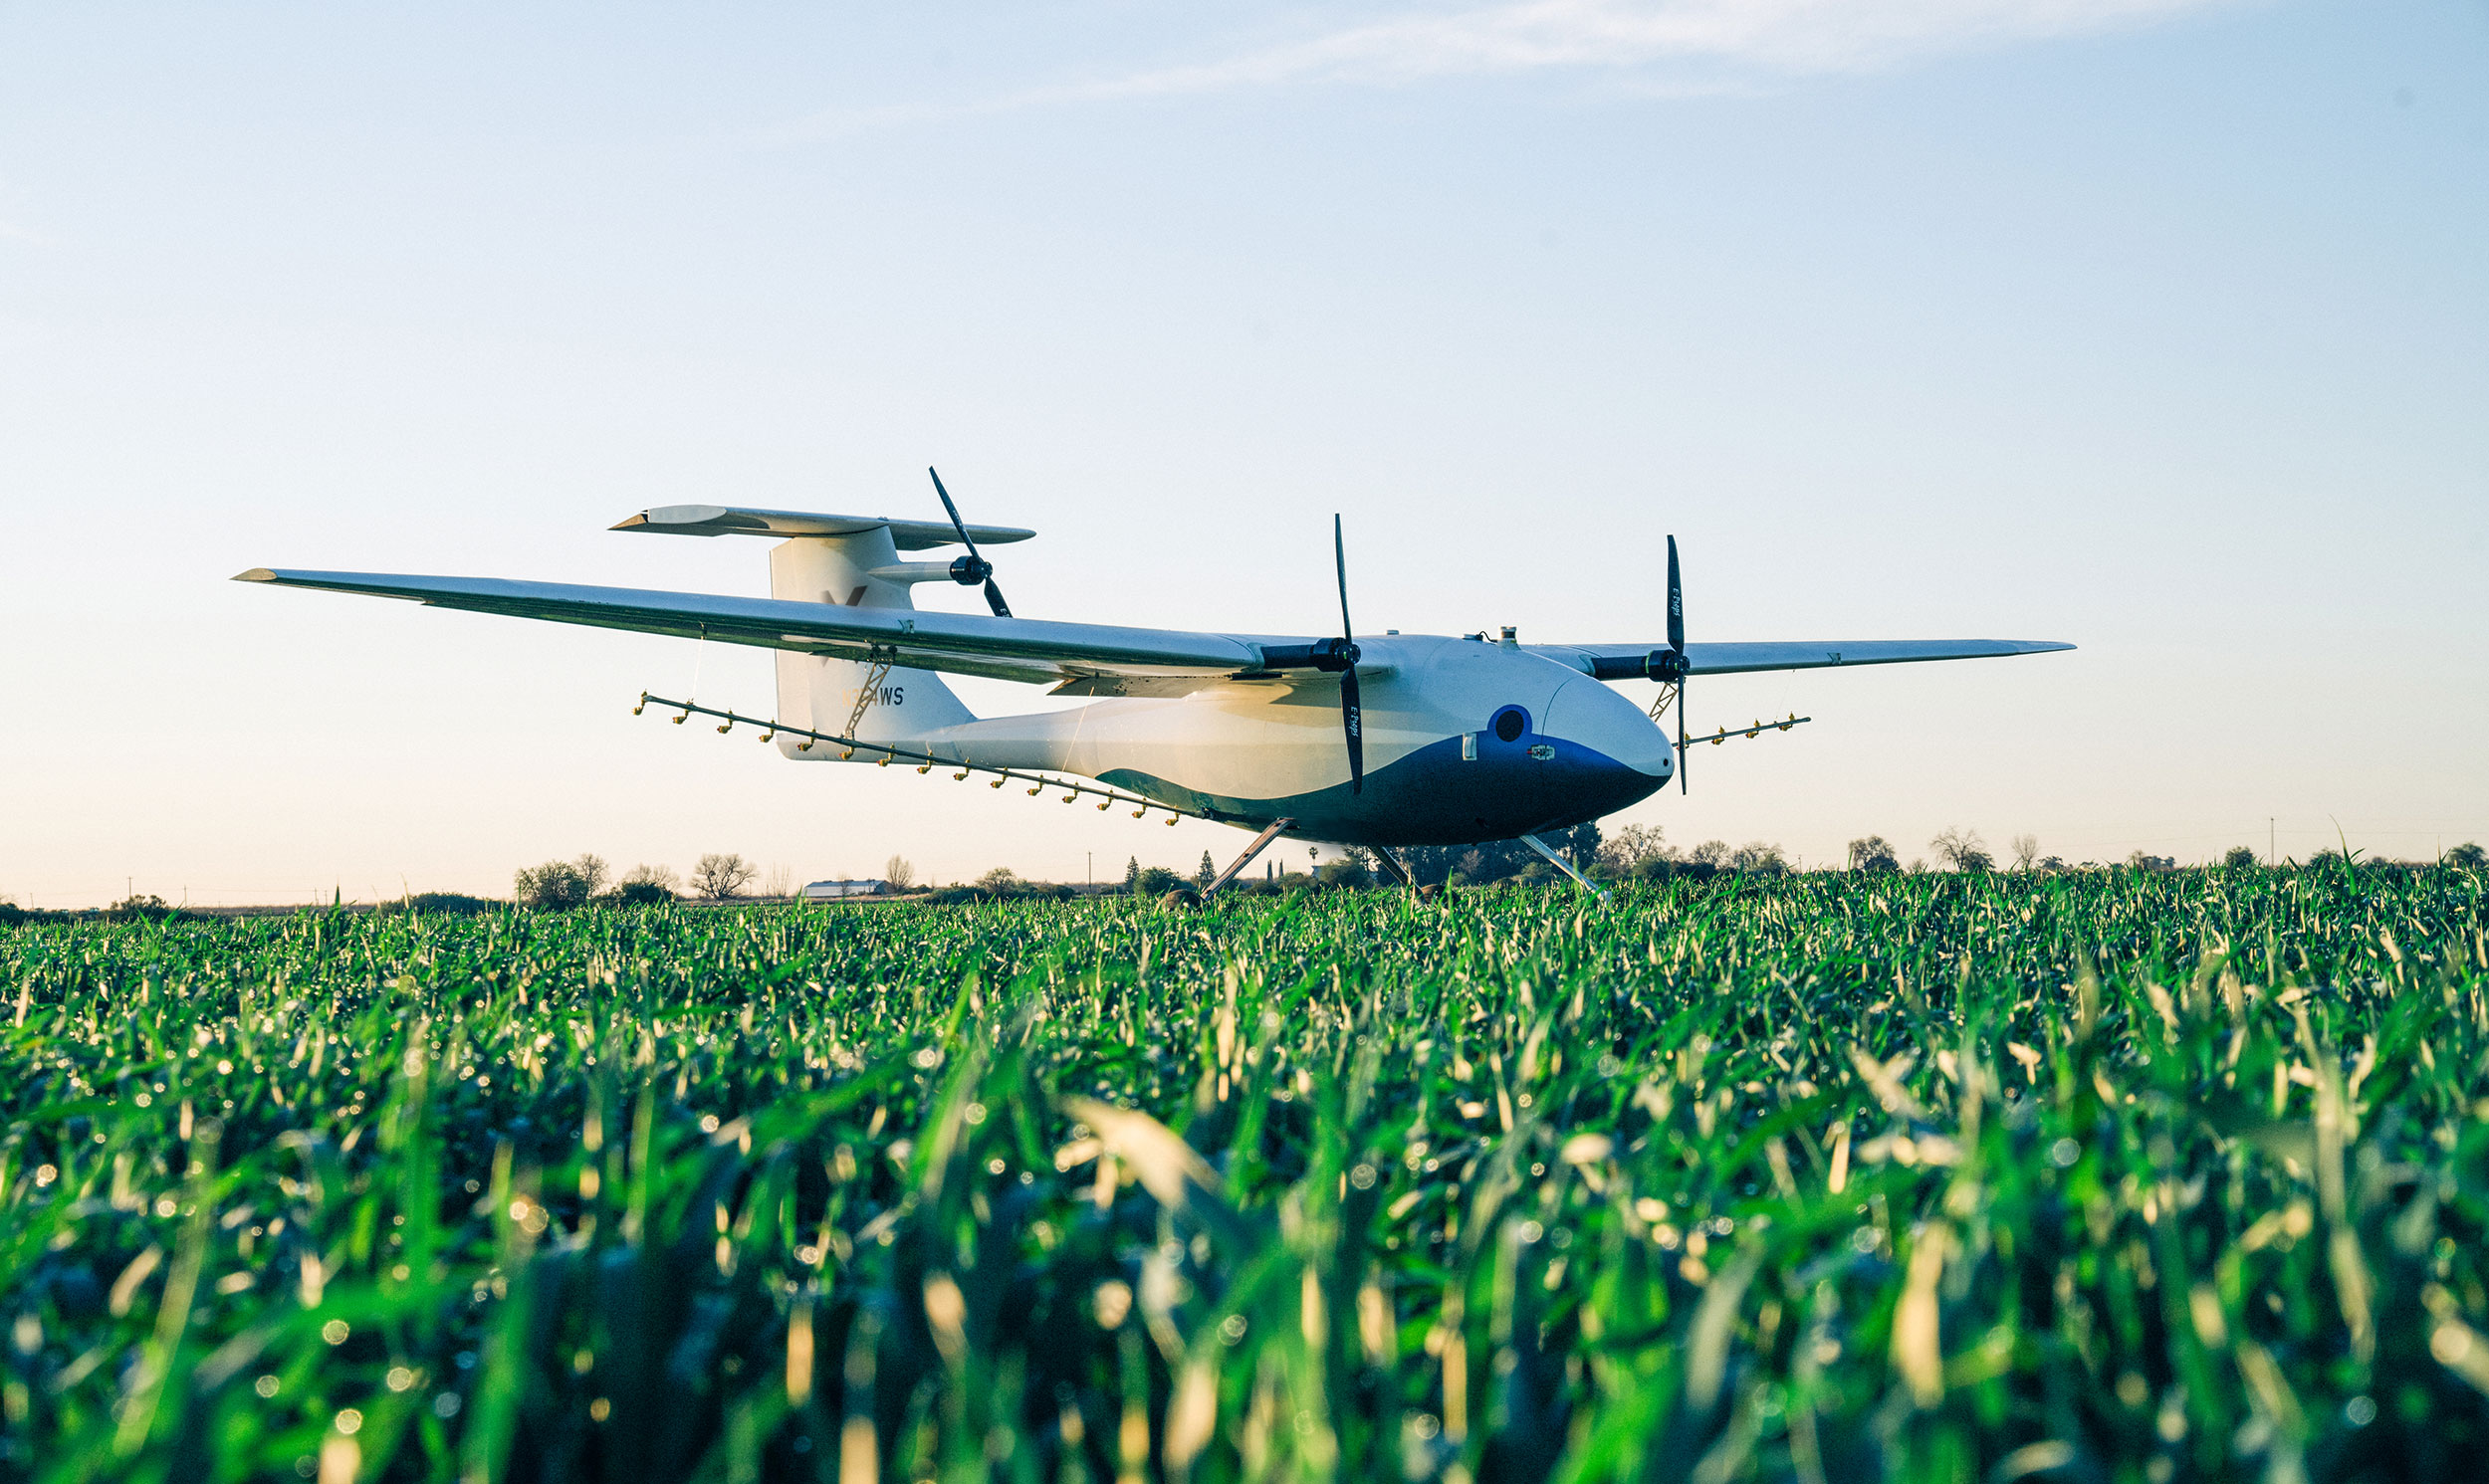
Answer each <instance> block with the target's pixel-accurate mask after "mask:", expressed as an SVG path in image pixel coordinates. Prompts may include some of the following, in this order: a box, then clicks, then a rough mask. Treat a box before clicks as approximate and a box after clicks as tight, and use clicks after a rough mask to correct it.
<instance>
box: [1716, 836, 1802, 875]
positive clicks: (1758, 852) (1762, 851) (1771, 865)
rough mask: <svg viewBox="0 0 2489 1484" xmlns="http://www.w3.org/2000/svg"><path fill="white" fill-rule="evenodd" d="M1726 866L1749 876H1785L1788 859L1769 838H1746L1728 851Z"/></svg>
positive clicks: (1787, 868) (1787, 871) (1787, 870)
mask: <svg viewBox="0 0 2489 1484" xmlns="http://www.w3.org/2000/svg"><path fill="white" fill-rule="evenodd" d="M1728 868H1729V869H1730V870H1732V871H1742V872H1745V873H1746V874H1747V875H1749V876H1786V875H1787V874H1789V861H1788V857H1786V856H1784V855H1782V854H1781V853H1780V847H1779V846H1777V845H1774V844H1773V843H1771V842H1770V841H1769V840H1748V841H1746V842H1745V843H1744V844H1743V845H1740V846H1738V847H1737V848H1736V849H1735V850H1733V851H1730V852H1729V855H1728Z"/></svg>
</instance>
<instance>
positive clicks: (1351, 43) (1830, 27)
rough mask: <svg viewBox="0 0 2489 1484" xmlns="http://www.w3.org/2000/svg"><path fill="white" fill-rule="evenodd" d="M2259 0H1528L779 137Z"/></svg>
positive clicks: (1673, 74)
mask: <svg viewBox="0 0 2489 1484" xmlns="http://www.w3.org/2000/svg"><path fill="white" fill-rule="evenodd" d="M2243 3H2248V0H1520V3H1513V4H1500V5H1471V6H1466V7H1457V8H1437V9H1432V10H1425V11H1412V12H1409V13H1406V14H1403V15H1398V16H1393V17H1390V18H1387V19H1383V20H1378V21H1372V22H1368V23H1365V24H1362V25H1357V26H1351V27H1348V28H1346V29H1343V30H1338V31H1333V32H1331V33H1329V34H1327V35H1321V36H1316V37H1313V38H1310V39H1308V40H1304V41H1298V42H1289V43H1283V44H1280V45H1276V46H1270V47H1265V48H1261V49H1258V50H1254V51H1248V52H1243V53H1239V54H1238V55H1235V56H1232V57H1228V58H1224V59H1221V60H1218V61H1212V62H1203V63H1192V64H1185V65H1179V66H1174V67H1166V68H1159V69H1154V70H1149V71H1143V72H1137V73H1131V74H1127V75H1125V76H1122V77H1116V78H1108V79H1104V80H1101V81H1097V82H1091V83H1079V84H1067V85H1058V86H1053V87H1044V88H1035V89H1030V90H1027V91H1024V92H1018V93H1012V94H1007V95H1004V96H1001V97H996V98H989V99H986V100H983V101H980V102H975V103H968V104H952V105H944V104H929V105H923V104H920V105H902V106H896V107H890V108H878V109H860V110H834V111H832V112H828V113H823V114H819V115H815V116H814V117H812V118H809V119H806V120H803V121H801V122H799V123H796V124H793V125H791V126H789V127H788V128H785V129H782V130H774V131H773V134H774V135H775V136H776V137H777V138H778V139H780V140H782V141H783V140H788V139H792V138H796V137H815V136H818V135H819V134H820V133H823V132H846V131H849V130H853V129H857V128H870V127H873V126H876V125H888V124H895V123H905V122H913V121H919V120H924V119H930V118H944V117H963V116H968V115H973V114H981V113H997V112H1008V111H1012V110H1015V109H1018V108H1025V107H1032V106H1044V105H1050V104H1066V103H1084V102H1101V101H1107V100H1114V99H1130V98H1153V97H1172V96H1180V95H1187V94H1211V93H1227V92H1238V91H1244V90H1247V89H1253V88H1268V87H1279V86H1288V85H1314V86H1320V85H1325V84H1330V85H1341V84H1346V85H1368V86H1372V85H1391V84H1407V83H1416V82H1423V81H1426V80H1430V79H1439V78H1454V77H1480V76H1496V75H1512V74H1519V73H1528V72H1544V71H1552V70H1561V69H1569V70H1574V71H1598V72H1603V73H1606V74H1609V75H1612V76H1617V77H1621V78H1626V79H1630V80H1631V81H1632V82H1633V83H1635V84H1636V85H1637V86H1641V87H1647V88H1657V89H1662V90H1670V91H1676V90H1691V91H1703V92H1709V91H1716V90H1720V89H1739V88H1745V87H1751V86H1754V85H1756V84H1760V83H1767V82H1768V81H1769V80H1771V79H1774V78H1783V79H1785V78H1792V77H1801V76H1822V75H1827V74H1840V73H1862V72H1874V71H1879V70H1883V69H1888V68H1892V67H1895V66H1899V65H1901V64H1904V63H1908V62H1911V61H1915V60H1917V59H1919V58H1923V57H1929V56H1936V55H1942V54H1945V53H1950V52H1959V51H1964V50H1970V49H1975V48H1980V47H1994V46H2001V45H2011V44H2014V43H2021V42H2043V41H2050V40H2056V39H2059V38H2064V37H2071V36H2080V35H2087V34H2092V33H2097V32H2105V31H2113V30H2129V29H2135V28H2140V27H2145V26H2150V25H2152V24H2154V23H2156V22H2160V21H2165V20H2169V19H2172V18H2175V17H2178V16H2182V15H2186V14H2190V13H2194V12H2200V11H2207V10H2212V9H2215V8H2222V7H2228V6H2233V5H2238V4H2243Z"/></svg>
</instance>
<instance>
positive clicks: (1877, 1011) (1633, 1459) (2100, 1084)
mask: <svg viewBox="0 0 2489 1484" xmlns="http://www.w3.org/2000/svg"><path fill="white" fill-rule="evenodd" d="M2485 908H2489V897H2485V896H2484V882H2483V879H2482V877H2481V876H2480V875H2479V874H2478V873H2475V872H2466V871H2460V870H2450V869H2448V870H2428V871H2408V872H2406V871H2379V872H2363V873H2357V874H2355V873H2354V872H2353V871H2351V870H2350V869H2348V868H2343V867H2340V866H2337V867H2335V868H2333V869H2330V870H2324V871H2316V870H2309V871H2284V872H2278V873H2276V872H2266V871H2262V870H2242V871H2229V872H2222V871H2214V872H2182V873H2174V874H2155V875H2142V874H2136V873H2130V872H2116V873H2093V874H2084V875H2077V876H2067V877H2054V878H2044V877H2015V876H1985V877H1926V876H1921V877H1886V878H1869V879H1856V878H1841V877H1830V876H1797V877H1788V878H1783V879H1779V880H1774V881H1762V882H1756V881H1747V882H1743V883H1738V882H1735V881H1729V880H1724V881H1720V882H1714V883H1710V884H1703V885H1697V884H1674V885H1667V886H1659V887H1645V888H1639V889H1635V890H1633V891H1629V892H1624V893H1620V894H1619V896H1618V898H1617V899H1616V900H1615V901H1614V902H1613V903H1612V904H1611V905H1610V906H1608V907H1606V908H1605V909H1598V908H1591V907H1586V906H1585V905H1584V904H1583V902H1582V901H1581V900H1580V899H1579V898H1577V897H1575V896H1574V895H1572V894H1571V893H1570V892H1569V891H1544V892H1534V893H1524V892H1517V891H1516V892H1511V893H1506V894H1483V893H1481V894H1456V895H1455V896H1453V897H1452V898H1450V899H1448V900H1446V901H1443V902H1419V901H1414V900H1411V899H1408V898H1406V897H1403V896H1400V895H1396V894H1389V893H1340V894H1330V895H1324V896H1318V897H1307V898H1298V899H1295V900H1268V899H1259V900H1249V901H1237V902H1234V903H1227V904H1220V905H1215V906H1214V907H1212V908H1211V909H1209V910H1206V911H1202V912H1197V913H1189V914H1186V913H1162V912H1161V911H1159V910H1158V909H1156V908H1155V907H1152V906H1146V905H1140V904H1135V903H1132V902H1128V901H1117V902H1077V903H1061V904H1057V903H1006V904H998V905H995V906H990V907H978V908H910V907H900V908H882V909H875V910H870V911H853V910H840V909H835V908H831V909H810V908H786V909H753V910H744V911H734V912H682V911H670V910H652V911H648V912H645V913H600V912H583V913H575V914H568V915H549V916H515V915H503V916H486V917H478V918H456V919H453V918H432V917H421V916H381V917H370V916H347V915H344V914H339V913H331V914H324V915H316V916H314V915H307V916H302V917H297V918H292V919H264V920H246V921H237V922H231V923H213V924H195V923H174V924H169V925H151V924H145V923H138V924H125V925H110V926H107V925H92V926H79V925H31V924H30V925H28V926H26V927H23V928H20V929H18V930H16V931H14V932H11V933H6V934H0V969H4V970H5V977H0V993H4V995H5V997H0V1020H4V1023H5V1024H6V1026H7V1041H6V1048H7V1049H6V1053H5V1061H4V1062H0V1121H4V1127H0V1305H5V1311H6V1312H5V1315H4V1316H0V1319H4V1320H5V1322H6V1323H7V1325H8V1326H9V1329H8V1348H7V1352H6V1365H5V1368H4V1369H5V1406H6V1417H5V1449H6V1451H5V1454H4V1455H0V1478H7V1479H42V1480H69V1479H96V1480H106V1479H109V1480H176V1481H191V1480H209V1479H219V1480H222V1479H237V1480H238V1479H272V1480H282V1479H300V1478H316V1479H322V1480H329V1481H344V1480H348V1479H439V1480H451V1479H465V1480H476V1481H485V1480H505V1479H509V1480H572V1479H613V1480H624V1479H630V1480H674V1479H694V1478H703V1479H717V1480H722V1481H723V1480H748V1479H757V1478H769V1479H823V1480H844V1481H849V1484H857V1481H862V1480H869V1479H875V1478H880V1479H890V1480H915V1479H943V1480H954V1479H958V1480H965V1479H971V1478H975V1479H988V1478H993V1479H1008V1480H1013V1481H1029V1484H1037V1481H1043V1484H1057V1481H1065V1480H1099V1481H1105V1480H1117V1481H1132V1480H1153V1481H1155V1480H1170V1481H1175V1480H1184V1481H1202V1484H1208V1481H1225V1480H1231V1479H1277V1478H1285V1479H1296V1478H1341V1479H1356V1480H1390V1479H1404V1478H1405V1479H1436V1480H1444V1481H1448V1484H1463V1481H1469V1484H1501V1481H1525V1480H1539V1479H1557V1480H1567V1481H1571V1480H1582V1481H1590V1480H1598V1481H1609V1480H1627V1479H1634V1480H1644V1479H1649V1480H1662V1479H1672V1480H1673V1479H1687V1480H1701V1481H1726V1480H1734V1479H1773V1480H1780V1479H1788V1480H1801V1481H1810V1484H1811V1481H1817V1480H1832V1481H1842V1480H1870V1479H1874V1480H1888V1479H1898V1480H1913V1481H1916V1480H1962V1481H1991V1480H2007V1479H2013V1478H2036V1479H2056V1480H2100V1481H2111V1480H2115V1481H2129V1480H2135V1481H2146V1484H2165V1481H2170V1480H2180V1479H2231V1478H2242V1479H2243V1478H2265V1479H2273V1480H2296V1479H2315V1480H2331V1479H2377V1480H2384V1479H2392V1478H2437V1479H2449V1480H2451V1479H2476V1478H2479V1477H2482V1476H2483V1475H2484V1473H2489V1398H2485V1397H2484V1388H2489V1286H2485V1285H2489V1260H2485V1259H2484V1254H2483V1247H2482V1237H2483V1230H2484V1222H2485V1220H2489V1076H2485V1075H2484V1073H2485V1072H2489V945H2485V944H2484V939H2483V925H2484V920H2485V914H2484V909H2485Z"/></svg>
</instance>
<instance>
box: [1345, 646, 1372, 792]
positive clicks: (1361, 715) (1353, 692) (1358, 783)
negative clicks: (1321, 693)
mask: <svg viewBox="0 0 2489 1484" xmlns="http://www.w3.org/2000/svg"><path fill="white" fill-rule="evenodd" d="M1350 652H1351V653H1352V654H1353V653H1354V652H1355V651H1354V649H1353V647H1352V649H1351V651H1350ZM1339 720H1340V730H1341V731H1342V732H1343V733H1344V734H1345V735H1346V737H1347V739H1348V791H1349V792H1350V793H1363V792H1365V791H1366V739H1365V730H1366V717H1365V706H1364V704H1363V702H1362V701H1361V700H1360V699H1359V697H1358V695H1357V666H1356V663H1355V662H1354V661H1353V660H1352V661H1351V662H1350V663H1349V666H1348V668H1347V669H1345V670H1342V671H1341V672H1340V673H1339Z"/></svg>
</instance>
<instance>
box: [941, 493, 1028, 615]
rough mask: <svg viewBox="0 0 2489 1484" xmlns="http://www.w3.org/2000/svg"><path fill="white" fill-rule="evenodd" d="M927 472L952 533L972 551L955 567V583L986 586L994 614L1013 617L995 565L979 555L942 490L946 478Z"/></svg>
mask: <svg viewBox="0 0 2489 1484" xmlns="http://www.w3.org/2000/svg"><path fill="white" fill-rule="evenodd" d="M925 472H926V473H927V474H933V482H934V493H935V494H936V495H939V496H941V497H942V508H943V509H944V510H946V511H949V512H950V513H951V529H952V530H956V531H958V532H959V534H960V544H961V545H963V546H966V547H967V548H968V554H967V555H966V556H963V557H961V558H959V559H958V560H957V561H954V562H952V563H951V580H952V581H954V582H957V583H958V584H959V585H960V586H962V587H974V586H976V585H977V584H978V583H980V582H983V583H984V584H985V585H986V606H987V607H989V608H992V609H993V610H994V616H995V617H997V618H1009V617H1011V616H1012V605H1011V604H1009V603H1007V602H1005V601H1003V589H1002V588H1000V587H997V586H995V585H994V563H993V562H991V561H988V560H986V559H985V558H984V557H983V556H980V555H978V554H977V543H976V542H975V541H973V540H970V539H969V538H968V527H967V526H966V525H964V524H962V523H961V521H960V508H959V507H958V506H956V505H953V504H952V503H951V492H950V491H948V490H946V489H944V488H942V476H941V475H939V474H934V471H933V469H932V468H931V467H930V466H929V467H927V469H926V470H925Z"/></svg>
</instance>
